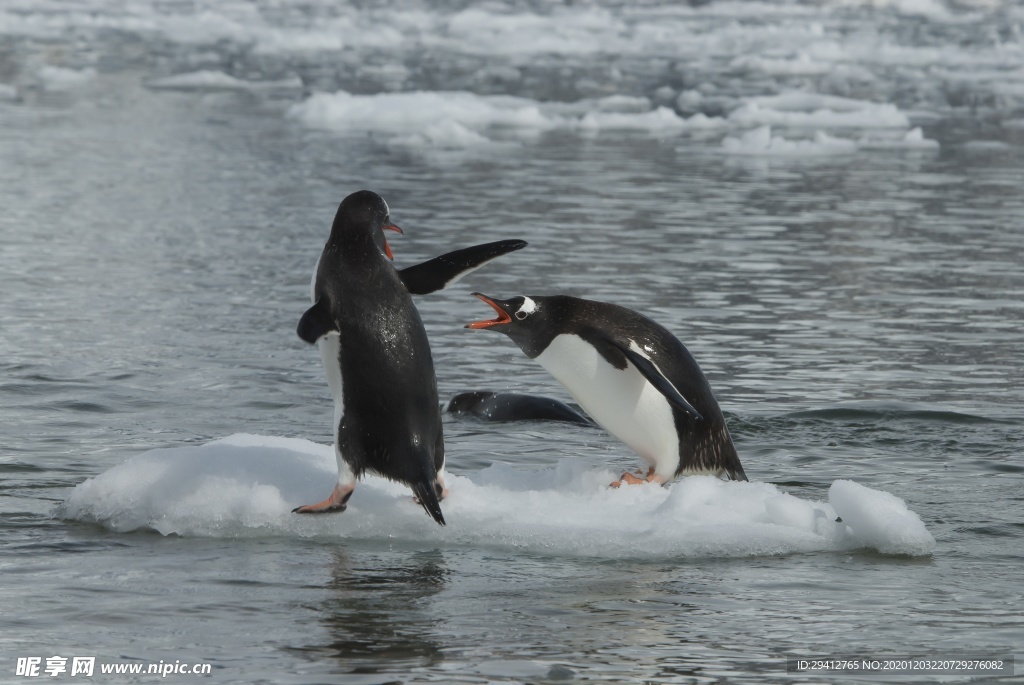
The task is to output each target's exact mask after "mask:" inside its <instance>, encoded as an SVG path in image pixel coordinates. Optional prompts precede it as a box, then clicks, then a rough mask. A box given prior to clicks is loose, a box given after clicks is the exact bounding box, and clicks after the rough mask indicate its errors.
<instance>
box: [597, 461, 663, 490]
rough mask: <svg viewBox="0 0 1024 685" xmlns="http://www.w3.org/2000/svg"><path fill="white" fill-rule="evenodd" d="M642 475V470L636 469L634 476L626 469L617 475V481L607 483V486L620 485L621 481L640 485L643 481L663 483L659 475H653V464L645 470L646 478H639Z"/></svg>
mask: <svg viewBox="0 0 1024 685" xmlns="http://www.w3.org/2000/svg"><path fill="white" fill-rule="evenodd" d="M643 475H644V472H643V471H637V472H636V475H635V476H634V475H633V474H632V473H630V472H629V471H626V472H625V473H623V474H622V475H621V476H619V479H618V480H617V481H614V482H612V483H609V486H610V487H613V488H619V487H622V484H623V483H625V484H626V485H642V484H644V483H657V484H658V485H664V483H665V480H664V479H663V478H662V477H661V476H656V475H654V467H653V466H652V467H651V468H649V469H648V470H647V477H646V478H641V476H643Z"/></svg>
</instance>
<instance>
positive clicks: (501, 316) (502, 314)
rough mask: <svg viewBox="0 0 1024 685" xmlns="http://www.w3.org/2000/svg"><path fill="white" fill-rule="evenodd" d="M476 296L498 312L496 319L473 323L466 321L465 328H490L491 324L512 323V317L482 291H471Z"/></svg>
mask: <svg viewBox="0 0 1024 685" xmlns="http://www.w3.org/2000/svg"><path fill="white" fill-rule="evenodd" d="M473 295H475V296H476V297H478V298H480V299H481V300H483V301H484V302H486V303H487V304H489V305H491V309H493V310H494V311H496V312H498V318H497V319H490V320H487V321H474V322H473V323H467V324H466V328H490V327H491V326H499V325H501V324H504V323H512V317H511V316H509V315H508V312H506V311H505V310H504V309H502V308H501V305H499V304H498V303H497V302H495V301H494V300H492V299H491V298H489V297H487V296H486V295H484V294H482V293H473Z"/></svg>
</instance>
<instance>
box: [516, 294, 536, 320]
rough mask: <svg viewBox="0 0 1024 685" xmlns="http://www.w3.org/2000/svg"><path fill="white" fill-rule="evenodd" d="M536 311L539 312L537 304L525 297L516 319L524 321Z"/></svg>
mask: <svg viewBox="0 0 1024 685" xmlns="http://www.w3.org/2000/svg"><path fill="white" fill-rule="evenodd" d="M535 311H537V303H536V302H534V301H533V300H531V299H530V298H528V297H524V298H523V306H522V307H520V308H519V311H518V312H516V318H517V319H519V320H520V321H522V320H523V319H525V318H526V317H527V316H529V315H530V314H533V313H534V312H535Z"/></svg>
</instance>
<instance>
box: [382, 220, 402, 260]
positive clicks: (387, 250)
mask: <svg viewBox="0 0 1024 685" xmlns="http://www.w3.org/2000/svg"><path fill="white" fill-rule="evenodd" d="M383 228H384V230H385V231H394V232H395V233H397V234H398V235H405V231H403V230H402V229H400V228H399V227H398V226H395V225H394V224H384V226H383ZM384 254H386V255H387V256H388V259H390V260H391V261H394V260H395V255H394V254H393V253H392V252H391V246H390V245H388V239H387V238H385V239H384Z"/></svg>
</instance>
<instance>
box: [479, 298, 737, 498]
mask: <svg viewBox="0 0 1024 685" xmlns="http://www.w3.org/2000/svg"><path fill="white" fill-rule="evenodd" d="M473 294H474V295H475V296H476V297H478V298H480V299H481V300H483V301H484V302H486V303H487V304H488V305H490V306H491V307H492V308H493V309H494V310H495V311H496V312H497V314H498V317H497V318H496V319H493V320H489V321H476V322H474V323H470V324H467V325H466V328H472V329H487V330H493V331H499V332H501V333H504V334H505V335H507V336H508V337H510V338H511V339H512V341H513V342H515V343H516V344H517V345H519V347H520V348H521V349H522V350H523V352H525V353H526V356H527V357H529V358H531V359H535V360H537V362H538V363H539V364H540V365H541V366H543V367H544V368H545V369H546V370H547V371H548V373H550V374H551V375H552V376H554V377H555V379H556V380H558V381H559V382H560V383H561V384H562V385H564V386H565V388H566V389H567V390H568V391H569V393H570V394H571V395H572V396H573V398H574V399H575V400H576V402H577V403H578V404H579V405H580V406H581V407H583V409H584V410H585V411H586V412H587V413H588V414H590V416H591V417H592V418H593V419H594V420H595V421H596V422H597V423H598V424H600V425H601V426H602V427H603V428H605V429H606V430H607V431H608V432H609V433H611V434H612V435H614V436H615V437H617V438H618V439H619V440H621V441H622V442H624V443H626V445H628V446H629V447H630V448H631V449H632V450H633V451H634V452H636V453H637V454H639V455H640V456H641V457H642V458H643V459H644V460H645V461H646V462H647V463H648V464H649V465H650V468H649V469H648V471H647V475H646V478H638V477H636V476H634V475H633V474H631V473H629V472H627V473H623V474H622V477H621V478H620V479H619V480H617V481H615V482H613V483H612V484H611V486H612V487H619V486H620V485H622V483H630V484H636V483H643V482H653V483H658V484H661V485H664V484H666V483H668V482H670V481H672V480H674V479H675V478H678V477H679V476H683V475H690V474H699V473H710V474H714V475H717V476H721V475H722V474H728V476H729V477H730V478H732V479H733V480H747V476H746V474H745V473H744V472H743V466H742V465H741V464H740V460H739V456H738V455H737V454H736V448H735V447H734V446H733V443H732V438H731V437H730V436H729V429H728V428H727V427H726V425H725V417H724V416H723V415H722V410H721V408H720V407H719V406H718V402H717V400H715V396H714V394H713V393H712V392H711V386H710V385H708V381H707V379H706V378H705V377H704V374H703V372H702V371H701V370H700V366H698V365H697V362H696V360H694V358H693V356H692V355H691V354H690V352H689V351H688V350H687V349H686V347H685V346H684V345H683V344H682V343H681V342H680V341H679V340H678V339H677V338H676V337H675V336H674V335H672V334H671V333H670V332H669V331H668V330H667V329H666V328H664V327H662V326H660V325H659V324H657V323H655V322H654V321H652V320H651V319H649V318H647V317H646V316H643V315H642V314H639V313H637V312H635V311H633V310H631V309H627V308H625V307H620V306H618V305H614V304H608V303H606V302H596V301H593V300H584V299H580V298H576V297H568V296H564V295H555V296H549V297H533V296H530V297H527V296H517V297H512V298H510V299H507V300H497V299H494V298H491V297H488V296H486V295H483V294H481V293H473Z"/></svg>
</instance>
